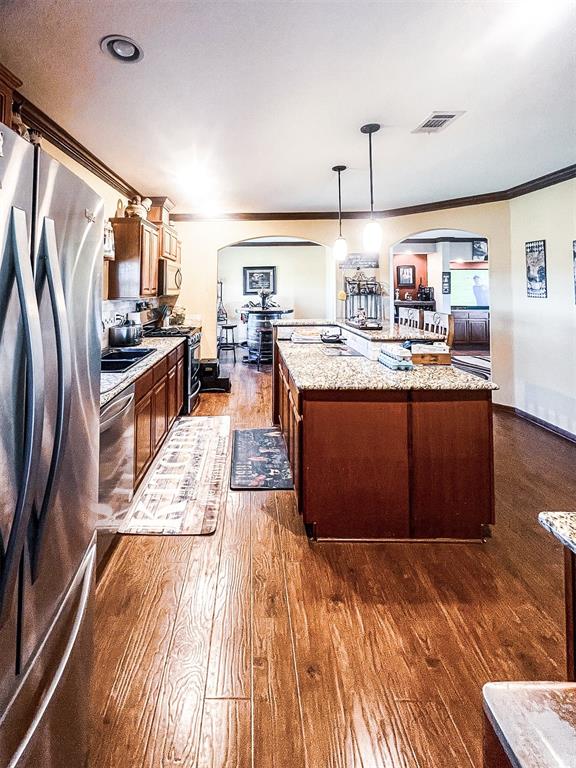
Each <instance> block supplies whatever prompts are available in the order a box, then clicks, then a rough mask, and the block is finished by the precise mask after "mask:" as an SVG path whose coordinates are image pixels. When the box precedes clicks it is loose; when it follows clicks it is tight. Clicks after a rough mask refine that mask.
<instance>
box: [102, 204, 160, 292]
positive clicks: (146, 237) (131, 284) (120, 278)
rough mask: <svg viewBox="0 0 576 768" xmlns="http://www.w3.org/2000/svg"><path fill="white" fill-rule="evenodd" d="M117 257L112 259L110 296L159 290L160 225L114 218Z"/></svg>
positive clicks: (109, 285) (109, 281)
mask: <svg viewBox="0 0 576 768" xmlns="http://www.w3.org/2000/svg"><path fill="white" fill-rule="evenodd" d="M111 221H112V226H113V228H114V245H115V260H114V261H113V262H110V267H109V270H110V271H109V278H108V298H109V299H127V298H135V297H137V296H156V295H157V294H158V257H159V232H158V227H157V226H156V225H155V224H153V223H152V222H150V221H146V220H144V219H140V218H137V217H135V218H124V219H118V218H116V219H112V220H111Z"/></svg>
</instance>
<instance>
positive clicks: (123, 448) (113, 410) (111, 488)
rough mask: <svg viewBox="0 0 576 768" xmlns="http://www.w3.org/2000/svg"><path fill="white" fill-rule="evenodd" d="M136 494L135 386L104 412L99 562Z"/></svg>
mask: <svg viewBox="0 0 576 768" xmlns="http://www.w3.org/2000/svg"><path fill="white" fill-rule="evenodd" d="M133 493H134V385H133V384H132V385H131V386H129V387H126V389H124V390H122V392H120V394H119V395H116V397H115V398H114V399H113V400H111V401H110V402H109V403H107V404H106V405H104V406H103V407H102V408H101V409H100V480H99V486H98V522H97V533H98V557H97V559H98V562H100V560H101V559H102V558H103V556H104V555H105V553H106V550H107V549H108V547H109V546H110V544H111V543H112V540H113V538H114V535H115V534H116V533H117V531H118V528H119V526H120V523H121V522H122V521H123V519H124V517H125V516H126V512H127V511H128V507H129V506H130V502H131V501H132V496H133Z"/></svg>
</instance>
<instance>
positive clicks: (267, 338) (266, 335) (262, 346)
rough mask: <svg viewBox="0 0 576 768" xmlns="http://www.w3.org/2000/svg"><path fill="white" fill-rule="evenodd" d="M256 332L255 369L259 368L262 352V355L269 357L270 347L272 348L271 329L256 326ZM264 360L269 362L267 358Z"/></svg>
mask: <svg viewBox="0 0 576 768" xmlns="http://www.w3.org/2000/svg"><path fill="white" fill-rule="evenodd" d="M256 333H257V334H258V348H257V350H256V361H257V363H258V364H257V366H256V369H257V370H258V371H259V370H260V363H261V362H262V353H263V352H264V357H268V358H269V357H270V355H271V348H272V329H271V328H257V329H256ZM265 362H270V361H269V360H265Z"/></svg>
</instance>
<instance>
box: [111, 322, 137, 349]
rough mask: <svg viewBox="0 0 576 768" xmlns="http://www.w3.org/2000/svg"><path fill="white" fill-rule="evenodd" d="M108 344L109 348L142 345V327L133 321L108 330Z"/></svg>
mask: <svg viewBox="0 0 576 768" xmlns="http://www.w3.org/2000/svg"><path fill="white" fill-rule="evenodd" d="M108 342H109V344H110V346H111V347H133V346H135V345H137V344H141V343H142V326H141V325H140V324H137V323H135V322H134V321H126V323H125V324H124V325H113V326H112V327H111V328H110V331H109V335H108Z"/></svg>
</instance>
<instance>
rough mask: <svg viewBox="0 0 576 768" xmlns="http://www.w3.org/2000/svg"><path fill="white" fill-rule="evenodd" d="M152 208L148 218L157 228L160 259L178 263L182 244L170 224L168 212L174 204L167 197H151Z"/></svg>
mask: <svg viewBox="0 0 576 768" xmlns="http://www.w3.org/2000/svg"><path fill="white" fill-rule="evenodd" d="M150 199H151V200H152V207H151V208H150V213H149V215H148V218H149V220H150V221H152V222H154V224H156V225H157V226H158V234H159V237H160V251H159V253H160V257H161V258H163V259H168V261H177V262H180V256H181V250H182V244H181V241H180V237H179V235H178V232H177V231H176V230H175V229H174V227H173V226H172V225H171V224H170V211H171V210H172V209H173V208H174V203H173V202H172V200H170V198H169V197H151V198H150Z"/></svg>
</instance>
